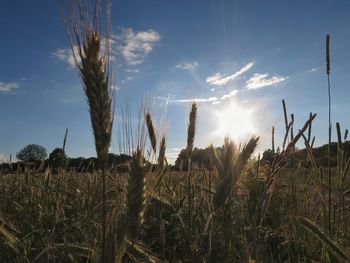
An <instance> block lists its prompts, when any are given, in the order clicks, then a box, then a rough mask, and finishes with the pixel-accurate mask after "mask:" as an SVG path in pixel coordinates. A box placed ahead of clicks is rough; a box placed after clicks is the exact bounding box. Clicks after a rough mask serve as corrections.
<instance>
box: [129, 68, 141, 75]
mask: <svg viewBox="0 0 350 263" xmlns="http://www.w3.org/2000/svg"><path fill="white" fill-rule="evenodd" d="M125 71H126V72H128V73H135V74H136V73H139V72H140V70H139V69H126V70H125Z"/></svg>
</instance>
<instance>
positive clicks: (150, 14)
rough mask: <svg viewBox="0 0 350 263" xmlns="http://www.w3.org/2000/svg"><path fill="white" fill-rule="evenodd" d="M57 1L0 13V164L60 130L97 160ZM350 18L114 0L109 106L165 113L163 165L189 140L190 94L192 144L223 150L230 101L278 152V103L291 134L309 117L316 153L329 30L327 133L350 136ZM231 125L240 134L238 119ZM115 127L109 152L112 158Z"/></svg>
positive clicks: (303, 4) (77, 152) (253, 4)
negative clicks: (194, 125) (194, 105)
mask: <svg viewBox="0 0 350 263" xmlns="http://www.w3.org/2000/svg"><path fill="white" fill-rule="evenodd" d="M55 3H56V2H55V1H44V0H38V1H24V0H16V1H4V3H2V5H1V8H0V32H1V41H0V58H1V60H0V119H1V123H2V125H1V128H0V141H1V143H0V159H1V160H4V159H6V158H8V156H9V154H10V153H12V154H13V155H15V153H16V152H18V151H19V150H20V149H21V148H22V147H24V146H25V145H27V144H29V143H36V144H41V145H43V146H44V147H46V148H47V150H48V152H51V151H52V150H53V149H54V148H55V147H59V146H61V144H62V140H63V135H64V131H65V128H69V135H68V141H67V148H66V149H67V153H68V155H69V156H72V157H77V156H93V155H94V154H95V153H94V145H93V137H92V133H91V128H90V120H89V114H88V108H87V103H86V99H85V97H84V94H83V90H82V86H81V84H80V81H79V78H78V76H77V74H76V71H75V70H74V68H73V67H72V66H71V65H70V62H71V58H70V53H69V51H68V49H67V48H68V44H67V43H68V42H67V37H66V33H65V30H64V27H63V23H62V20H61V17H60V15H59V12H58V6H57V4H55ZM349 11H350V2H349V1H346V0H344V1H341V0H337V1H334V0H332V1H331V0H328V1H325V0H320V1H277V0H275V1H257V0H256V1H234V0H231V1H228V0H215V1H214V0H211V1H209V0H191V1H170V0H169V1H161V0H157V1H155V0H148V1H141V0H138V1H136V0H130V1H115V0H114V1H112V33H113V38H112V40H113V45H112V53H113V58H114V59H113V60H114V64H113V74H114V76H115V79H116V85H117V87H118V91H117V93H116V96H117V108H118V107H119V108H121V107H122V106H123V105H124V104H125V102H126V101H127V102H128V104H129V105H130V107H131V108H132V109H133V116H134V117H135V118H136V115H137V108H138V107H139V105H140V103H141V101H142V99H143V98H144V97H145V96H146V97H147V102H148V105H149V107H150V108H151V109H152V111H153V112H154V115H155V118H156V119H157V120H160V119H161V117H162V116H163V115H165V118H164V120H165V121H164V123H163V125H162V131H164V132H166V134H167V138H168V157H169V158H174V157H176V154H177V152H178V151H179V148H181V147H184V145H185V143H186V125H187V114H188V110H189V107H190V106H189V103H190V102H189V101H191V100H193V99H194V98H195V99H197V101H198V103H199V118H198V133H197V137H196V146H197V147H204V146H207V145H209V144H210V143H214V144H215V145H220V144H222V141H223V137H224V133H223V132H217V131H218V128H220V127H218V126H220V125H221V126H222V125H223V124H222V122H223V121H222V120H221V121H220V122H219V121H218V119H220V118H221V117H220V116H224V115H223V114H224V113H225V114H226V115H227V109H228V108H229V105H232V104H233V105H235V107H238V108H239V109H240V110H241V111H240V112H242V114H243V115H244V114H248V115H249V116H248V115H247V116H248V117H249V118H250V119H251V122H253V124H254V132H256V133H258V134H259V135H261V136H262V137H263V140H262V144H261V147H260V148H261V149H264V148H265V147H268V146H269V145H270V130H271V126H272V125H275V127H276V135H277V139H276V140H277V144H280V143H281V137H282V134H283V129H284V127H283V115H282V109H281V100H282V98H284V99H285V100H286V102H287V108H288V111H289V112H290V113H292V112H293V113H294V114H295V116H296V129H297V128H300V127H301V125H302V124H303V122H304V121H305V120H306V119H307V116H308V114H309V112H310V111H312V112H316V113H318V116H317V118H316V120H315V123H314V129H313V134H314V135H315V136H316V145H320V144H323V143H325V142H326V140H327V139H326V138H327V86H326V84H327V82H326V75H325V62H324V60H325V59H324V57H325V54H324V51H325V36H326V34H327V33H329V34H330V35H331V82H332V92H333V97H332V102H333V113H332V114H333V115H332V116H333V121H334V126H335V121H340V122H341V124H342V127H343V128H349V119H348V110H347V109H348V108H349V106H350V103H349V97H350V90H349V87H348V85H349V79H350V74H349V65H350V52H349V50H350V29H349V25H350V16H349V15H348V14H349ZM226 115H225V116H226ZM236 115H237V114H236ZM243 115H242V116H243ZM218 116H219V117H218ZM229 116H230V114H228V117H229ZM232 116H233V117H234V114H233V115H232ZM248 117H247V118H248ZM235 118H236V119H235V122H236V126H235V127H237V129H238V128H240V127H239V126H242V125H244V124H243V119H239V117H238V119H237V116H236V117H235ZM229 121H230V120H229V118H228V120H227V122H229ZM224 122H225V120H224ZM116 123H118V121H117V122H116ZM114 128H115V129H114V133H113V142H112V147H111V148H112V149H111V150H112V151H114V152H118V144H117V136H118V134H117V127H116V126H115V127H114ZM230 133H233V134H234V132H232V131H230Z"/></svg>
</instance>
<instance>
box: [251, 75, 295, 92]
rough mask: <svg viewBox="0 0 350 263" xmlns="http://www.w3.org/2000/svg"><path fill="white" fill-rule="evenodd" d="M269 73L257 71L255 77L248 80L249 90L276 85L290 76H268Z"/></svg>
mask: <svg viewBox="0 0 350 263" xmlns="http://www.w3.org/2000/svg"><path fill="white" fill-rule="evenodd" d="M268 76H269V74H268V73H265V74H261V73H255V74H254V75H253V77H251V78H250V79H248V80H247V81H246V88H247V89H249V90H256V89H260V88H263V87H266V86H271V85H276V84H278V83H280V82H283V81H285V80H287V79H288V77H282V76H272V77H271V78H268Z"/></svg>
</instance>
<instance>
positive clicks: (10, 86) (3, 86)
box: [0, 81, 19, 93]
mask: <svg viewBox="0 0 350 263" xmlns="http://www.w3.org/2000/svg"><path fill="white" fill-rule="evenodd" d="M18 88H19V84H18V83H17V82H8V83H4V82H1V81H0V93H12V92H13V91H14V90H16V89H18Z"/></svg>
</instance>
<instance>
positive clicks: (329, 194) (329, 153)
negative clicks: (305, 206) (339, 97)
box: [326, 35, 332, 232]
mask: <svg viewBox="0 0 350 263" xmlns="http://www.w3.org/2000/svg"><path fill="white" fill-rule="evenodd" d="M330 65H331V61H330V36H329V35H327V37H326V73H327V83H328V230H329V232H330V231H331V206H332V204H331V200H332V188H331V182H332V179H331V142H332V122H331V83H330V79H329V75H330V71H331V67H330Z"/></svg>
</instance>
